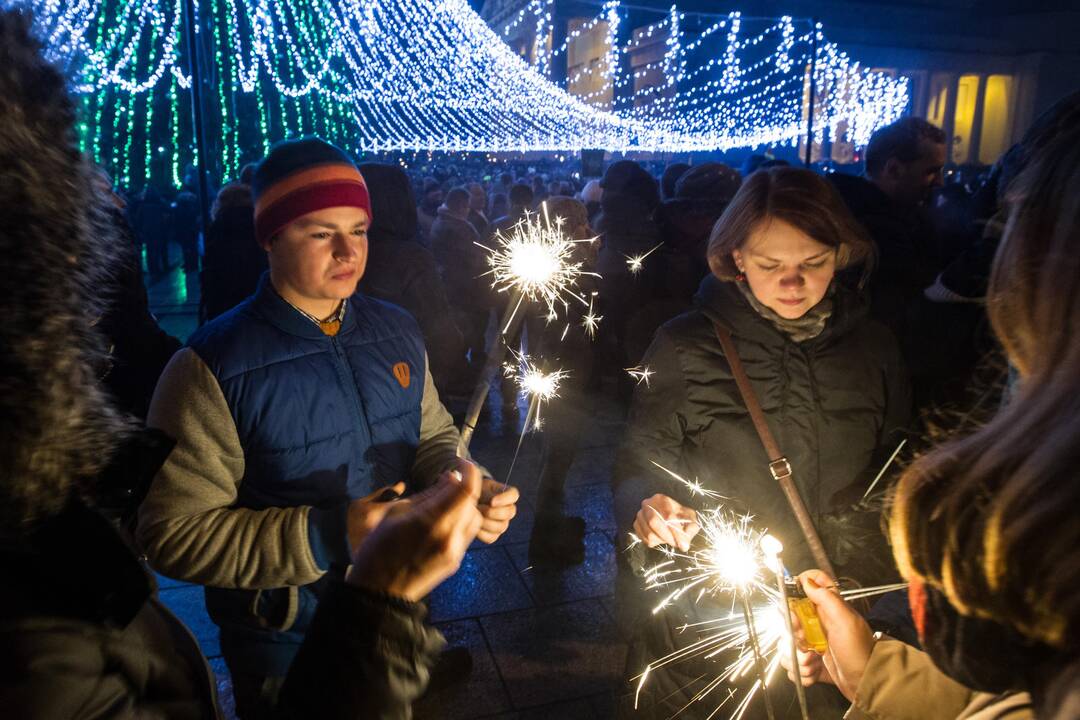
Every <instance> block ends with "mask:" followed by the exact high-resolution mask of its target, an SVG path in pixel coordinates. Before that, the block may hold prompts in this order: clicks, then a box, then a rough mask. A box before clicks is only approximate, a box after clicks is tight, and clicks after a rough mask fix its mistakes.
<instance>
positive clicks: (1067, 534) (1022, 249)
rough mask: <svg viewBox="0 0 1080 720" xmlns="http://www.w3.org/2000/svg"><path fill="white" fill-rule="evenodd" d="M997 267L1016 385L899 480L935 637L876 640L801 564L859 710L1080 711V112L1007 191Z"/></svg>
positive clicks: (902, 536) (830, 673)
mask: <svg viewBox="0 0 1080 720" xmlns="http://www.w3.org/2000/svg"><path fill="white" fill-rule="evenodd" d="M1006 204H1007V205H1008V206H1009V208H1010V212H1009V217H1008V222H1007V224H1006V226H1005V233H1004V236H1003V238H1002V242H1001V245H1000V246H999V247H998V251H997V255H996V256H995V258H994V264H993V268H992V270H991V274H990V286H989V291H988V294H987V306H988V311H989V314H990V321H991V324H992V326H993V329H994V334H995V335H996V336H997V338H998V339H999V340H1000V341H1001V344H1002V345H1003V346H1004V348H1005V352H1006V354H1007V356H1008V358H1009V361H1010V363H1011V364H1012V365H1013V366H1014V367H1015V368H1016V369H1017V370H1018V371H1019V375H1020V382H1019V385H1018V387H1017V388H1016V392H1015V393H1014V395H1013V396H1012V398H1011V399H1010V401H1009V402H1008V404H1007V405H1006V406H1005V407H1004V408H1002V409H1001V411H1000V412H999V413H998V414H997V416H996V417H995V418H994V419H993V420H991V421H990V422H988V423H987V424H986V425H984V426H983V427H981V428H980V429H979V430H977V431H976V432H974V433H972V434H970V435H968V436H967V437H964V438H961V439H958V440H954V441H952V442H950V443H948V444H945V445H942V446H940V447H938V448H937V449H935V450H934V451H932V452H930V453H928V454H926V455H924V456H923V457H922V458H920V459H919V460H918V461H917V462H916V463H914V464H913V465H912V466H911V467H910V468H908V470H907V471H906V472H905V473H904V474H903V476H902V477H901V479H900V482H899V484H898V485H897V487H896V491H895V495H894V503H893V507H892V512H891V518H890V535H891V537H892V541H893V547H894V553H895V555H896V561H897V564H898V566H899V568H900V571H901V573H902V574H903V576H904V578H905V579H907V580H908V582H909V589H908V595H909V601H910V605H911V610H912V615H913V616H914V619H915V625H916V627H917V628H918V631H919V640H920V642H921V644H922V647H923V651H920V650H917V649H915V648H913V647H911V646H909V645H905V644H903V643H901V642H899V641H896V640H892V639H888V638H884V639H880V640H875V638H874V636H873V635H872V634H871V632H870V629H869V627H867V625H866V623H865V622H864V621H863V620H862V618H861V617H859V615H858V613H856V612H855V611H854V610H852V609H851V608H850V607H849V606H847V605H846V604H845V603H844V602H843V601H842V600H840V598H839V597H838V596H836V595H835V594H833V593H832V592H831V591H829V590H827V589H824V588H821V587H820V586H821V585H827V584H830V583H829V582H828V579H827V577H825V576H823V575H824V574H823V573H821V572H820V571H811V572H808V573H805V574H804V575H803V576H802V582H803V586H804V587H805V588H806V591H807V594H808V596H809V597H810V598H811V599H812V600H813V601H814V602H815V603H817V605H818V614H819V615H820V617H821V620H822V623H823V625H824V628H825V631H826V633H827V634H828V636H829V650H828V651H826V653H825V655H824V657H822V656H819V655H816V654H812V653H808V654H805V655H802V656H801V659H800V660H801V663H800V664H801V667H800V673H801V675H802V679H803V684H804V685H809V684H811V683H814V682H820V681H825V682H831V683H834V684H835V685H837V687H838V688H839V689H840V691H841V692H843V694H844V695H845V696H846V697H847V698H848V699H849V700H851V701H852V709H851V711H850V713H849V715H848V717H850V718H879V719H881V720H891V719H893V718H897V719H899V718H920V720H938V719H946V718H948V719H949V720H952V719H953V718H965V719H968V720H984V719H985V720H991V719H994V720H1001V719H1005V718H1007V719H1008V720H1020V719H1022V718H1031V717H1037V718H1040V719H1043V720H1050V719H1052V720H1065V719H1066V718H1077V717H1080V595H1078V593H1077V590H1078V588H1080V522H1078V521H1077V509H1078V508H1080V482H1078V481H1077V480H1078V468H1080V252H1078V251H1077V250H1078V248H1080V126H1076V125H1073V126H1072V127H1071V128H1066V129H1063V132H1061V133H1060V134H1059V135H1058V137H1057V138H1056V139H1055V140H1053V141H1052V142H1051V143H1049V144H1048V145H1046V146H1045V147H1044V148H1042V150H1040V151H1039V152H1038V153H1037V154H1036V155H1035V157H1034V160H1033V162H1032V164H1031V165H1029V166H1028V167H1027V169H1025V170H1024V171H1023V172H1022V173H1021V174H1020V175H1019V176H1018V177H1017V179H1016V180H1014V181H1013V183H1010V186H1009V189H1008V191H1007V193H1006Z"/></svg>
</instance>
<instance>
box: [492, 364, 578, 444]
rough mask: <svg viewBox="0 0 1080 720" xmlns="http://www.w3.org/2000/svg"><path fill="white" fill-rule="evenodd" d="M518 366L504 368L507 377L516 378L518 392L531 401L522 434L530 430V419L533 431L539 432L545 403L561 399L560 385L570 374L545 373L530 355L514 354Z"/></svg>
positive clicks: (562, 371)
mask: <svg viewBox="0 0 1080 720" xmlns="http://www.w3.org/2000/svg"><path fill="white" fill-rule="evenodd" d="M514 356H515V359H516V360H517V362H516V364H514V363H507V364H506V365H505V366H504V367H503V371H504V372H505V374H506V377H513V378H515V380H516V382H517V386H518V390H519V392H520V394H521V397H522V398H525V399H527V400H528V401H529V414H528V415H526V417H525V426H524V427H523V428H522V432H526V431H528V429H529V419H530V417H531V418H532V422H533V425H532V429H533V430H538V429H540V426H541V424H542V421H541V419H540V409H541V407H542V406H543V404H544V403H545V402H548V401H549V400H551V399H553V398H557V397H559V384H560V383H562V381H563V380H565V379H566V377H567V376H568V375H569V374H570V373H569V372H567V371H566V370H555V371H554V372H550V373H545V372H544V371H543V370H541V369H540V368H539V367H537V366H536V365H535V364H534V363H533V361H532V359H531V358H530V357H529V356H528V355H523V354H520V353H514Z"/></svg>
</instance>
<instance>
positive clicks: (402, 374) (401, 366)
mask: <svg viewBox="0 0 1080 720" xmlns="http://www.w3.org/2000/svg"><path fill="white" fill-rule="evenodd" d="M394 378H395V379H397V381H398V385H400V386H401V387H403V388H407V387H409V364H408V363H403V362H399V363H397V364H396V365H394Z"/></svg>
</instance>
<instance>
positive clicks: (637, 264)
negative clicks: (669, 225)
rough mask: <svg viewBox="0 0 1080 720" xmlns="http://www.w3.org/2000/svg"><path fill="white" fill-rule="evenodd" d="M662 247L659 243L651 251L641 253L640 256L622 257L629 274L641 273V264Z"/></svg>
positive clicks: (662, 244)
mask: <svg viewBox="0 0 1080 720" xmlns="http://www.w3.org/2000/svg"><path fill="white" fill-rule="evenodd" d="M663 246H664V243H660V244H659V245H657V246H656V247H654V248H653V249H652V250H649V251H648V252H644V253H641V254H640V255H624V256H623V257H625V258H626V267H628V268H630V272H631V273H632V274H634V275H637V274H638V273H639V272H641V268H642V263H644V262H645V258H647V257H649V256H650V255H652V254H653V253H654V252H656V251H657V250H659V249H660V248H661V247H663Z"/></svg>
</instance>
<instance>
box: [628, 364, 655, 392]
mask: <svg viewBox="0 0 1080 720" xmlns="http://www.w3.org/2000/svg"><path fill="white" fill-rule="evenodd" d="M626 372H627V374H628V375H630V377H632V378H634V379H635V380H637V384H638V385H640V384H641V383H645V387H649V378H651V377H652V376H653V375H655V374H656V373H654V372H653V371H652V370H650V369H649V366H648V365H635V366H634V367H631V368H626Z"/></svg>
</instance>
